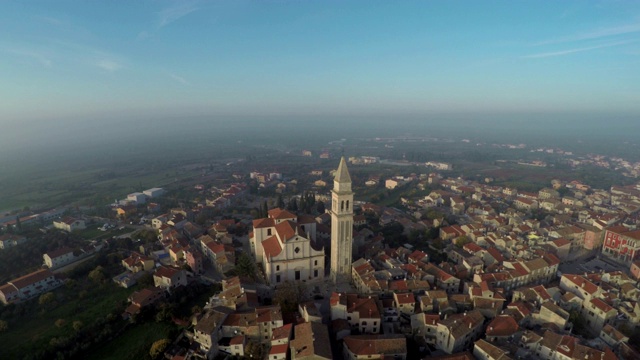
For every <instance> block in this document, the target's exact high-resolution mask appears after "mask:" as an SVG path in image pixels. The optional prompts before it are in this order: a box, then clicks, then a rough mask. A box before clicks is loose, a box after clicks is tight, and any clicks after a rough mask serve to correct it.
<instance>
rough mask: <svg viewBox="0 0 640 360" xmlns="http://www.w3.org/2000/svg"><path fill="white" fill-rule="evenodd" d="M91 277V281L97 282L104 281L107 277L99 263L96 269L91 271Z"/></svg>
mask: <svg viewBox="0 0 640 360" xmlns="http://www.w3.org/2000/svg"><path fill="white" fill-rule="evenodd" d="M89 279H91V281H93V282H95V283H102V282H103V281H104V280H105V279H106V276H105V275H104V269H103V268H102V266H99V265H98V266H97V267H96V268H95V269H93V270H92V271H91V272H90V273H89Z"/></svg>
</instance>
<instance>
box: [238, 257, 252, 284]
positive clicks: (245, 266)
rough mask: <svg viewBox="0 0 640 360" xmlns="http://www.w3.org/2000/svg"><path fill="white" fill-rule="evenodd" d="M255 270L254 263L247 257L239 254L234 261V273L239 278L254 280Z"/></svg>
mask: <svg viewBox="0 0 640 360" xmlns="http://www.w3.org/2000/svg"><path fill="white" fill-rule="evenodd" d="M256 270H257V269H256V263H255V261H253V259H252V258H251V257H250V256H249V255H247V254H245V253H241V254H240V256H238V259H237V261H236V272H237V273H238V275H239V276H246V277H249V278H252V279H255V277H256Z"/></svg>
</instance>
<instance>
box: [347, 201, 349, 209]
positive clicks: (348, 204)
mask: <svg viewBox="0 0 640 360" xmlns="http://www.w3.org/2000/svg"><path fill="white" fill-rule="evenodd" d="M347 210H349V200H347Z"/></svg>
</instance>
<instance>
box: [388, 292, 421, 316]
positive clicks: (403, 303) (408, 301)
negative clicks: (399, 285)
mask: <svg viewBox="0 0 640 360" xmlns="http://www.w3.org/2000/svg"><path fill="white" fill-rule="evenodd" d="M393 304H394V306H395V307H396V309H398V312H400V313H401V314H405V315H407V316H411V315H413V313H414V312H415V307H416V299H415V297H414V296H413V293H405V294H399V293H397V292H394V293H393Z"/></svg>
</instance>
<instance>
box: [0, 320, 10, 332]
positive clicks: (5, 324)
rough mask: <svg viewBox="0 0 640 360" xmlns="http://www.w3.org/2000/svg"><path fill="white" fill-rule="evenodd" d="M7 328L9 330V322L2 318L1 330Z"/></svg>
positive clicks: (0, 322)
mask: <svg viewBox="0 0 640 360" xmlns="http://www.w3.org/2000/svg"><path fill="white" fill-rule="evenodd" d="M7 330H9V324H7V322H6V321H4V320H0V332H5V331H7Z"/></svg>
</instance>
